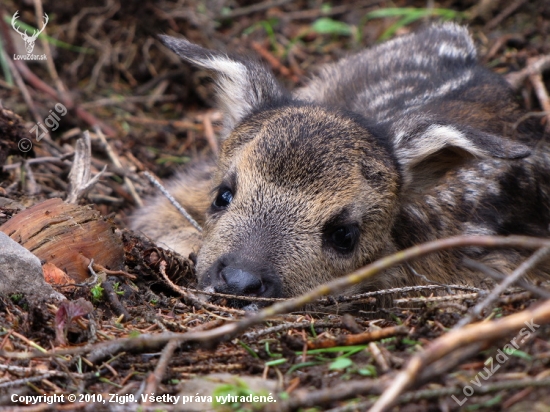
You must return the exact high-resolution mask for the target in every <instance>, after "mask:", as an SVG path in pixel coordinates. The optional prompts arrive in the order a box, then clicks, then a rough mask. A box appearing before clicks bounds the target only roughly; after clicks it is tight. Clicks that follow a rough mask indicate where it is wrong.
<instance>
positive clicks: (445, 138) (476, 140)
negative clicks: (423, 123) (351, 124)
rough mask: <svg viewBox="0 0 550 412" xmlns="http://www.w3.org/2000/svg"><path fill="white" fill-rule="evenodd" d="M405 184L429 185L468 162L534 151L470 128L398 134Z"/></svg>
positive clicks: (439, 126)
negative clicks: (418, 183)
mask: <svg viewBox="0 0 550 412" xmlns="http://www.w3.org/2000/svg"><path fill="white" fill-rule="evenodd" d="M394 150H395V154H396V157H397V161H398V162H399V164H400V165H401V168H402V170H403V175H404V183H405V185H406V186H407V185H408V183H412V182H419V181H420V182H424V183H428V182H429V181H430V180H433V179H437V177H438V176H441V175H442V174H443V173H445V172H446V171H447V170H449V169H451V168H453V167H454V166H456V165H458V164H459V163H461V162H463V161H466V160H467V159H471V158H472V157H475V158H500V159H510V160H512V159H521V158H524V157H527V156H529V155H530V154H531V149H530V148H529V147H527V146H525V145H524V144H521V143H519V142H517V141H514V140H511V139H509V138H506V137H503V136H498V135H495V134H491V133H487V132H484V131H482V130H478V129H475V128H472V127H469V126H460V125H450V124H431V125H429V126H427V127H420V128H418V129H416V130H415V131H413V132H412V133H407V134H402V135H399V134H398V135H397V136H396V138H395V141H394Z"/></svg>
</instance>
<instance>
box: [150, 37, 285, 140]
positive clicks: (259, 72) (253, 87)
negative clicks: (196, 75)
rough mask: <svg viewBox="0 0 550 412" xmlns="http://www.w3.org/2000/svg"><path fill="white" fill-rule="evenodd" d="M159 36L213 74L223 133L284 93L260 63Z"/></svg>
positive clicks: (177, 51)
mask: <svg viewBox="0 0 550 412" xmlns="http://www.w3.org/2000/svg"><path fill="white" fill-rule="evenodd" d="M159 37H160V39H161V40H162V42H163V43H164V44H165V45H166V46H167V47H169V48H170V49H171V50H172V51H174V52H175V53H176V54H178V56H180V57H181V58H182V59H183V60H184V61H186V62H189V63H191V64H194V65H195V66H197V67H201V68H203V69H206V70H209V71H211V72H212V73H213V78H214V81H215V84H216V89H217V94H218V99H219V105H220V106H221V109H222V110H223V111H224V112H225V113H224V114H225V128H226V132H229V131H230V130H231V129H233V128H234V127H235V125H236V124H237V123H239V122H240V121H241V120H242V119H243V118H244V117H245V116H246V115H248V114H250V113H251V112H252V111H254V110H255V109H256V108H258V107H260V106H262V105H265V104H268V103H269V102H271V101H276V100H279V99H281V98H283V97H284V96H285V95H286V92H285V91H284V89H283V88H282V87H281V86H280V85H279V84H278V83H277V81H276V80H275V77H274V76H273V74H272V73H271V72H270V71H269V70H268V69H267V68H266V67H264V66H263V65H262V64H261V63H259V62H256V61H253V60H247V59H243V58H241V57H229V56H227V55H226V54H224V53H220V52H217V51H213V50H208V49H205V48H203V47H200V46H198V45H196V44H193V43H190V42H189V41H187V40H185V39H178V38H175V37H170V36H159Z"/></svg>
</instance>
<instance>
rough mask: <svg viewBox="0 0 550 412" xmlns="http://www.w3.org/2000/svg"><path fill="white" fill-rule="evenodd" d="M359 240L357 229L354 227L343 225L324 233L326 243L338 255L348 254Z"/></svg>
mask: <svg viewBox="0 0 550 412" xmlns="http://www.w3.org/2000/svg"><path fill="white" fill-rule="evenodd" d="M358 238H359V228H358V227H357V226H355V225H343V226H337V227H335V228H333V229H332V230H331V231H330V232H328V233H326V235H325V239H326V241H327V243H328V244H329V245H330V246H331V247H332V248H333V249H334V250H336V251H338V252H340V253H350V252H352V251H353V249H354V248H355V245H356V243H357V239H358Z"/></svg>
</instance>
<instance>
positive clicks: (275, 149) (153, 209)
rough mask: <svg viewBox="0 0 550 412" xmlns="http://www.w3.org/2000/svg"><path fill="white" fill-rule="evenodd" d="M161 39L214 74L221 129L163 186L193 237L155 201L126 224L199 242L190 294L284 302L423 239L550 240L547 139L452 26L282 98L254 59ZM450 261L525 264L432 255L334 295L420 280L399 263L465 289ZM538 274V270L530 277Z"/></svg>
mask: <svg viewBox="0 0 550 412" xmlns="http://www.w3.org/2000/svg"><path fill="white" fill-rule="evenodd" d="M163 41H164V42H165V44H166V45H167V46H168V47H170V48H171V49H172V50H174V51H175V52H176V53H178V54H179V55H180V56H181V57H182V59H183V60H185V61H187V62H189V63H192V64H194V65H196V66H199V67H202V68H205V69H208V70H210V71H211V72H212V73H213V77H214V78H215V81H216V84H217V87H218V95H219V101H220V106H221V108H222V109H223V110H224V112H225V116H226V137H225V138H224V141H223V144H222V149H221V153H220V156H219V158H218V159H217V161H216V163H211V164H206V165H202V166H200V169H201V170H200V173H197V169H194V170H192V171H191V172H185V173H183V174H181V175H180V176H179V177H178V178H176V179H175V180H174V182H173V183H172V186H171V189H172V192H173V194H174V196H175V197H176V198H178V200H179V201H180V202H181V203H182V204H183V205H184V206H185V207H186V208H188V209H190V212H191V213H192V214H193V215H194V217H195V219H197V220H198V221H199V222H202V223H203V224H204V237H203V240H202V246H201V241H200V239H199V237H198V234H197V233H195V232H194V230H193V229H191V228H190V226H189V224H188V223H187V222H186V221H185V220H184V218H183V217H180V216H179V215H178V214H177V213H176V212H175V211H174V210H173V209H172V206H171V205H169V204H168V202H167V201H166V200H165V199H163V198H156V199H153V200H152V201H151V202H150V203H149V205H148V206H146V207H145V208H143V209H141V210H139V211H137V212H136V214H135V215H134V217H133V220H132V226H133V228H134V229H136V230H141V231H143V232H145V233H146V234H147V235H149V236H151V237H153V238H156V239H157V240H159V241H161V242H163V243H164V244H166V245H167V246H169V247H171V248H173V249H175V250H176V251H180V252H184V253H188V252H189V250H191V249H193V248H195V250H199V248H200V252H199V255H198V263H197V274H198V278H199V284H200V286H201V287H202V288H204V289H208V290H216V291H220V292H227V293H234V294H250V295H259V296H268V297H280V296H296V295H298V294H301V293H304V292H306V291H308V290H310V289H312V288H313V287H315V286H316V285H319V284H321V283H323V282H326V281H329V280H331V279H334V278H335V277H338V276H342V275H345V274H347V273H349V272H351V271H353V270H354V269H357V268H359V267H361V266H363V265H366V264H368V263H370V262H372V261H374V260H376V259H378V258H380V257H382V256H385V255H387V254H390V253H392V252H394V251H397V250H401V249H404V248H407V247H409V246H412V245H415V244H419V243H421V242H425V241H428V240H434V239H439V238H444V237H448V236H453V235H459V234H470V235H489V234H499V235H509V234H527V235H535V236H549V235H550V233H549V229H550V228H549V224H550V177H549V176H550V154H549V150H548V143H547V140H545V138H546V139H547V138H548V136H544V133H543V131H542V128H541V127H540V125H539V124H538V123H537V122H536V121H534V120H526V121H522V122H519V125H516V122H517V121H518V120H519V119H520V118H521V116H522V112H521V111H520V110H519V108H518V106H517V104H516V103H515V101H514V97H513V95H512V93H511V91H510V90H509V88H508V86H507V84H506V83H505V81H504V80H503V79H502V78H500V77H499V76H497V75H495V74H493V73H491V72H490V71H488V70H486V69H484V68H483V67H481V66H480V65H479V64H478V63H477V57H476V50H475V47H474V45H473V42H472V40H471V38H470V36H469V35H468V33H467V31H466V29H465V28H463V27H460V26H457V25H455V24H442V25H434V26H431V27H429V28H426V29H424V30H422V31H419V32H417V33H413V34H410V35H406V36H402V37H398V38H396V39H394V40H392V41H389V42H386V43H384V44H382V45H379V46H376V47H374V48H371V49H368V50H365V51H363V52H361V53H359V54H356V55H353V56H350V57H348V58H345V59H343V60H341V61H339V62H337V63H335V64H332V65H329V66H326V67H324V68H322V69H321V70H320V71H319V73H317V74H316V75H315V76H314V77H313V78H312V79H311V80H310V81H309V83H308V84H307V85H306V86H305V87H303V88H301V89H298V90H296V91H295V92H294V93H289V92H287V91H285V90H284V89H283V88H282V87H281V86H280V85H279V84H278V83H277V81H276V80H275V79H274V77H273V76H272V74H271V73H270V72H269V70H267V69H266V68H265V67H264V66H262V65H261V64H260V63H258V62H256V61H253V60H248V59H246V58H243V57H241V56H237V57H233V56H227V55H225V54H222V53H219V52H214V51H210V50H205V49H203V48H201V47H199V46H197V45H194V44H191V43H189V42H187V41H186V40H182V39H175V38H171V37H163ZM228 192H229V193H230V196H229V195H227V193H228ZM224 196H225V197H224ZM228 196H229V197H228ZM227 199H230V201H229V202H226V200H227ZM226 203H227V204H226ZM220 205H221V206H220ZM342 228H344V229H345V230H344V231H342ZM348 235H349V236H348ZM350 239H353V240H354V242H351V243H353V244H352V247H349V248H347V246H349V244H351V243H350V242H348V241H349V240H350ZM342 245H344V246H346V248H342V247H340V246H342ZM465 256H468V257H472V258H475V259H478V260H481V261H482V262H484V263H486V264H489V265H490V266H492V267H494V268H496V269H497V270H500V271H502V272H503V273H509V272H510V271H511V270H512V269H513V268H514V267H515V265H517V264H518V262H520V261H521V260H522V259H523V258H524V255H523V254H522V252H519V251H509V250H508V251H488V250H483V249H480V248H467V249H462V250H454V251H448V252H441V253H439V254H434V255H431V256H429V257H427V258H424V259H419V260H416V261H414V262H411V264H410V265H403V266H399V267H396V268H393V269H390V270H388V271H386V272H385V273H382V274H380V275H379V276H378V277H376V278H375V279H373V280H371V281H368V282H366V283H365V284H362V285H360V286H356V287H353V288H351V289H350V290H347V291H346V292H347V293H353V292H359V291H365V290H373V289H380V288H387V287H395V286H402V285H411V284H420V283H422V282H423V280H422V279H421V278H420V277H418V276H416V275H415V274H414V272H417V273H420V274H422V275H424V276H426V277H427V278H429V279H431V280H433V281H437V282H443V283H446V282H453V283H467V284H478V283H480V282H481V281H482V278H481V277H480V275H478V274H475V273H472V272H470V271H469V270H468V269H466V268H465V267H464V266H462V265H461V261H462V259H463V258H464V257H465ZM548 273H550V268H549V265H548V264H547V265H546V266H544V265H543V266H541V268H540V269H538V272H536V273H535V272H534V273H532V275H542V276H544V275H548Z"/></svg>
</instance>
